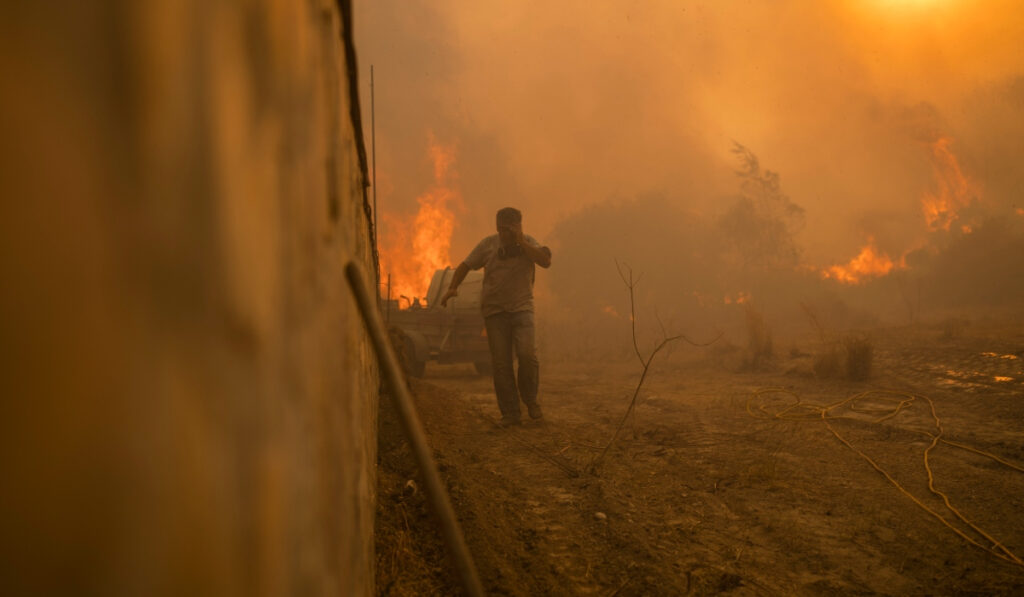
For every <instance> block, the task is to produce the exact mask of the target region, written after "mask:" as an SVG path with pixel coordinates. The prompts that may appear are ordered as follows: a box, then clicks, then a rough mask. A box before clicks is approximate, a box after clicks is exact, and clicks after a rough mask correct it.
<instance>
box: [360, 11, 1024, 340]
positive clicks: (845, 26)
mask: <svg viewBox="0 0 1024 597" xmlns="http://www.w3.org/2000/svg"><path fill="white" fill-rule="evenodd" d="M356 14H357V23H356V25H357V32H358V39H357V42H358V44H359V46H358V47H359V48H360V61H361V72H362V74H363V78H364V79H366V74H367V72H368V70H369V68H368V67H369V64H371V63H372V64H374V66H375V71H376V116H377V120H376V129H377V157H378V166H379V175H378V180H379V181H380V185H379V189H378V192H379V201H380V205H381V210H382V211H395V212H398V213H403V214H408V213H412V212H414V211H415V209H416V205H415V198H416V197H417V196H418V195H420V194H421V193H422V192H423V191H424V190H425V189H427V188H429V186H430V184H431V165H430V161H429V156H428V150H427V146H428V139H429V138H430V135H434V137H435V138H436V139H437V141H438V142H439V143H442V144H445V145H454V146H455V148H456V161H457V166H456V167H457V170H458V171H459V173H460V178H459V181H458V184H459V187H460V191H461V193H462V196H463V197H464V199H465V208H464V209H463V210H461V211H460V212H459V213H456V214H455V216H456V220H457V222H456V227H455V231H454V236H453V239H452V258H453V260H454V261H456V262H457V261H458V260H460V259H461V258H462V257H463V256H464V255H465V254H466V253H468V251H469V249H470V248H471V247H472V245H473V244H474V243H475V242H476V241H477V240H479V238H481V237H482V236H484V235H486V234H490V233H491V232H492V228H493V214H494V212H495V210H496V209H498V208H500V207H503V206H504V205H515V206H517V207H520V208H521V209H522V210H523V212H524V214H525V220H524V226H525V228H526V231H527V232H528V233H530V234H532V235H534V236H536V237H538V238H540V239H541V240H543V241H545V242H549V243H550V244H552V245H553V246H554V248H555V262H554V263H555V264H554V267H553V268H552V270H550V272H542V273H541V274H540V278H541V283H542V285H543V288H541V292H542V294H543V296H544V299H545V300H548V301H550V303H551V305H552V310H553V311H557V312H558V313H561V314H563V315H564V316H565V317H566V318H571V317H576V318H577V319H579V318H589V317H591V316H593V317H594V318H595V319H594V321H595V322H597V321H604V320H607V322H608V323H609V325H612V324H613V322H614V321H615V318H616V314H617V316H618V317H627V316H628V312H627V311H628V304H625V302H624V296H625V295H624V293H623V288H622V283H621V281H620V280H619V278H618V274H617V273H616V269H615V260H616V259H619V260H620V261H623V262H626V263H628V264H629V265H631V266H632V267H633V268H634V270H636V271H637V272H640V271H643V272H644V279H643V281H642V283H641V284H640V285H639V286H638V288H637V292H638V303H640V304H643V305H646V306H647V307H645V308H650V309H654V308H655V307H657V309H658V310H659V312H658V318H661V319H663V320H673V321H674V322H675V323H676V324H678V325H680V326H684V325H697V324H698V323H701V322H704V323H706V322H715V321H717V319H716V318H721V319H723V320H725V319H728V318H730V317H731V318H732V319H736V317H739V316H738V315H736V314H737V313H739V312H740V311H742V310H743V309H745V308H747V307H737V306H736V305H737V302H738V301H741V300H743V301H748V299H747V298H743V297H748V296H749V297H751V298H749V301H753V304H755V305H757V306H758V308H759V309H762V310H763V311H764V312H765V313H767V316H769V317H779V318H783V317H785V318H791V319H793V320H799V319H800V318H801V317H804V316H803V315H802V314H801V313H802V312H803V309H802V308H801V306H800V305H801V304H805V305H816V307H814V308H815V309H816V310H817V312H819V314H820V315H821V317H822V318H823V319H829V320H830V321H834V324H835V325H837V326H838V325H857V324H859V323H864V322H870V321H872V320H873V318H874V317H880V318H883V319H886V320H908V319H911V318H917V317H921V316H922V315H927V314H928V313H929V312H932V313H933V314H934V315H936V316H938V315H939V314H940V313H945V312H946V311H948V310H950V309H956V308H963V309H977V308H985V309H990V308H992V306H993V305H1004V306H1012V305H1017V304H1019V302H1020V297H1021V292H1020V291H1019V288H1020V286H1021V284H1020V278H1021V267H1022V266H1021V265H1020V262H1021V261H1022V260H1020V259H1019V258H1015V255H1017V254H1020V253H1019V251H1018V252H1016V253H1013V252H1012V251H1013V250H1015V249H1016V248H1019V246H1020V243H1021V236H1020V235H1021V230H1020V228H1021V223H1024V169H1021V168H1019V166H1018V164H1019V162H1020V159H1021V157H1022V156H1024V141H1022V139H1024V83H1022V81H1024V54H1022V53H1021V52H1019V39H1021V37H1022V35H1024V13H1022V12H1021V11H1019V10H1016V9H1015V4H1014V3H1013V2H1009V1H1006V0H985V1H982V2H973V3H967V2H958V1H954V0H948V1H945V2H935V3H894V2H884V1H882V0H878V1H873V0H864V1H862V2H861V1H858V2H853V1H845V0H834V1H826V2H813V3H810V2H802V1H797V0H782V1H773V2H739V1H735V2H730V1H725V2H715V3H707V2H700V3H698V2H679V1H676V0H671V1H669V0H665V1H662V2H559V3H548V2H540V1H539V0H525V1H520V2H507V3H491V2H487V3H464V2H456V1H454V0H443V1H436V2H435V1H431V2H406V1H398V0H375V1H374V2H368V3H363V4H357V13H356ZM368 91H369V90H368V85H364V92H365V93H364V98H363V99H364V102H365V103H364V105H365V106H368V105H369V97H368ZM733 140H735V141H736V142H739V143H740V144H742V146H743V147H745V148H749V150H740V151H739V153H736V152H735V150H736V149H737V146H736V145H735V142H734V141H733ZM744 152H745V153H744ZM752 158H756V159H759V160H760V161H759V163H756V164H755V163H752V162H751V161H750V160H751V159H752ZM950 163H955V168H954V169H955V170H956V171H957V172H958V173H959V174H960V175H962V177H963V179H964V181H966V182H964V183H963V184H962V185H960V186H957V184H954V183H953V182H951V181H950V178H951V177H952V176H953V175H952V174H950V173H949V171H950V166H949V164H950ZM755 165H756V168H755V169H754V170H751V167H752V166H755ZM943 165H945V166H943ZM941 167H945V168H946V171H941ZM769 170H770V171H771V172H769ZM737 171H738V172H740V173H741V175H740V176H737ZM744 171H747V172H748V176H747V179H744V177H743V176H742V173H743V172H744ZM752 171H756V173H757V174H756V175H754V176H753V177H751V176H750V173H751V172H752ZM954 182H956V181H954ZM755 183H756V185H760V189H761V190H762V191H763V193H762V195H760V196H759V195H758V194H757V193H756V192H754V190H755V189H754V187H753V186H752V184H755ZM958 184H959V183H958ZM961 187H962V188H963V189H967V190H965V191H964V192H963V193H962V194H961V195H960V196H957V197H954V199H955V201H952V202H951V204H952V203H955V204H956V205H955V210H954V211H955V213H945V212H944V213H942V214H940V216H939V217H937V218H936V219H935V221H936V222H938V224H935V223H932V224H929V222H928V221H927V220H926V214H925V208H924V206H923V200H924V199H925V198H926V197H928V196H934V197H939V198H940V199H941V198H942V194H943V193H947V194H949V193H955V192H959V191H957V189H960V188H961ZM765 193H766V194H765ZM961 204H962V205H961ZM950 209H953V208H950ZM1018 210H1021V211H1018ZM947 222H948V224H949V229H948V230H946V229H942V224H945V223H947ZM869 243H870V244H871V246H873V247H874V248H875V250H876V251H877V252H878V253H879V254H880V255H882V256H884V257H885V258H886V259H889V260H891V261H892V262H893V264H894V267H893V269H892V270H891V273H889V274H888V275H886V276H883V277H879V278H870V277H869V278H865V279H864V281H861V282H860V283H859V284H858V285H855V286H847V285H843V284H840V283H839V282H836V281H835V280H822V276H821V272H822V270H823V269H824V268H827V267H829V266H832V265H836V264H840V265H841V264H844V263H847V262H848V261H850V260H852V259H853V258H854V257H856V256H857V255H858V253H859V252H861V251H862V249H863V248H864V247H865V246H867V245H868V244H869ZM1008 251H1009V252H1008ZM983 264H984V265H985V267H981V265H983ZM1000 280H1001V281H1000ZM741 293H743V294H742V295H741ZM742 304H747V303H746V302H744V303H742ZM702 309H703V310H704V311H702ZM710 312H714V313H715V315H714V316H709V315H707V313H710ZM783 314H785V315H783ZM651 315H653V313H652V314H651ZM598 317H604V318H605V319H604V320H601V319H597V318H598ZM595 325H596V323H595ZM617 325H619V326H620V327H621V322H619V323H618V324H617ZM706 327H707V326H706Z"/></svg>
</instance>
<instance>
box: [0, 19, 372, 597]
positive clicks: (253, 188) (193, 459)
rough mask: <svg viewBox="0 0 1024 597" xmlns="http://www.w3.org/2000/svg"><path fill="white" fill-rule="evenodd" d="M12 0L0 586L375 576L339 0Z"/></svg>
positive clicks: (356, 167)
mask: <svg viewBox="0 0 1024 597" xmlns="http://www.w3.org/2000/svg"><path fill="white" fill-rule="evenodd" d="M12 5H13V6H12ZM0 13H2V14H0V72H2V73H3V77H2V79H0V130H2V131H3V135H2V140H0V190H2V212H0V268H2V269H0V273H2V282H0V340H2V344H0V404H2V409H3V412H2V413H0V465H2V479H3V481H2V483H3V489H2V491H0V524H2V531H0V533H2V538H0V540H2V544H0V562H2V563H0V579H2V580H0V593H4V594H19V593H31V594H47V593H49V594H53V593H63V594H76V595H89V594H103V595H129V594H130V595H278V594H334V595H359V594H366V593H368V592H371V591H372V582H373V574H372V566H373V564H372V562H373V555H372V530H373V499H374V496H373V491H374V474H373V467H374V461H375V437H374V433H375V429H376V426H375V423H374V421H375V417H376V412H375V404H376V387H377V382H376V379H377V378H376V369H375V367H376V365H375V361H374V359H373V356H372V353H371V352H370V349H369V347H368V344H367V342H366V340H365V334H364V331H363V327H362V325H361V323H360V320H359V319H358V313H357V311H356V309H355V304H354V302H353V301H352V299H351V296H350V293H349V292H348V290H347V287H346V285H345V281H344V277H343V275H342V266H343V265H344V263H345V261H346V260H348V259H352V258H355V259H357V260H359V261H361V262H362V263H363V264H364V265H365V267H366V268H367V271H369V272H372V265H371V264H372V256H371V245H372V243H371V240H370V237H369V226H368V222H367V215H366V212H365V211H364V194H363V184H364V170H363V162H362V161H361V157H360V141H359V138H358V132H357V130H358V129H357V127H358V124H357V123H355V122H354V118H353V110H352V104H351V101H350V97H354V96H350V84H351V81H352V79H351V78H350V77H351V76H353V73H351V72H350V70H349V67H348V64H349V63H348V60H349V59H350V58H351V54H350V53H349V52H347V50H346V42H345V40H346V37H345V31H346V26H345V23H346V21H350V19H347V17H350V16H351V15H350V7H349V6H348V3H347V2H344V1H342V2H338V1H336V0H294V1H285V0H251V1H248V2H228V1H220V0H148V1H146V2H139V1H137V0H106V1H100V2H50V1H46V0H43V1H39V2H23V3H6V4H5V6H4V8H2V9H0ZM347 39H351V37H348V38H347ZM353 64H354V62H353Z"/></svg>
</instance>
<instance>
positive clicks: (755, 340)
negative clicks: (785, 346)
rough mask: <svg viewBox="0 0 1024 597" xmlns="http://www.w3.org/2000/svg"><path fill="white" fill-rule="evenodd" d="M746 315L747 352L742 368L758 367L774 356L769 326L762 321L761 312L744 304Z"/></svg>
mask: <svg viewBox="0 0 1024 597" xmlns="http://www.w3.org/2000/svg"><path fill="white" fill-rule="evenodd" d="M746 316H747V354H746V358H745V359H744V363H743V368H744V369H760V368H761V367H763V366H764V365H766V364H767V363H769V362H771V360H772V357H774V356H775V348H774V345H773V343H772V331H771V328H769V327H768V325H767V324H766V323H765V322H764V316H763V315H761V312H760V311H758V310H757V309H755V308H754V307H752V306H751V305H749V304H748V305H746Z"/></svg>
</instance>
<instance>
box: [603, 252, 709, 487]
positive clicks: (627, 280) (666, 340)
mask: <svg viewBox="0 0 1024 597" xmlns="http://www.w3.org/2000/svg"><path fill="white" fill-rule="evenodd" d="M615 268H616V269H617V270H618V272H619V277H620V278H622V283H623V284H625V285H626V288H628V289H629V323H630V326H631V328H632V333H633V352H634V353H635V354H636V358H637V360H639V361H640V365H641V366H642V367H643V370H642V371H641V373H640V381H639V382H637V384H636V388H635V389H634V390H633V397H632V399H630V401H629V408H627V409H626V413H625V414H624V415H623V416H622V420H621V421H619V424H618V426H617V427H616V428H615V432H614V433H613V434H612V437H611V439H610V440H608V444H607V445H605V447H604V448H603V449H602V450H601V453H600V454H598V455H597V456H595V457H594V459H593V460H592V461H591V462H590V465H589V466H588V467H587V471H588V472H590V473H593V472H594V471H595V470H597V466H598V465H599V464H600V463H601V460H603V459H604V456H605V454H607V453H608V450H609V449H611V447H612V445H614V444H615V440H617V439H618V437H619V433H620V432H621V431H622V427H623V426H624V425H625V424H626V421H628V420H629V416H630V415H631V414H633V412H634V410H635V409H636V403H637V399H638V398H639V397H640V388H642V387H643V385H644V380H645V379H647V372H648V371H649V370H650V367H651V362H652V361H653V360H654V357H655V356H656V355H657V354H658V353H659V352H661V350H662V349H663V348H665V347H666V346H667V345H669V344H670V343H671V342H673V341H675V340H684V341H686V342H688V343H690V344H692V345H694V346H710V345H711V344H714V343H715V342H717V341H718V339H719V338H721V337H722V334H723V332H719V334H718V336H716V337H715V339H714V340H712V341H710V342H707V343H698V342H694V341H693V340H690V339H689V338H687V337H686V336H685V335H683V334H676V335H675V336H669V335H668V333H667V332H666V331H665V326H664V325H661V320H660V319H659V320H658V323H659V325H661V333H662V337H661V341H660V342H658V344H657V345H656V346H655V347H654V349H653V350H652V351H651V353H650V354H649V355H648V356H647V357H646V358H645V357H644V355H643V353H642V352H641V351H640V344H639V342H638V341H637V338H636V297H635V292H634V291H635V289H636V285H637V283H639V282H640V277H642V274H641V276H640V277H638V278H635V279H634V278H633V268H631V267H629V265H627V264H620V263H619V262H618V260H616V261H615ZM623 268H625V270H626V271H625V273H623Z"/></svg>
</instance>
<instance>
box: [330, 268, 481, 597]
mask: <svg viewBox="0 0 1024 597" xmlns="http://www.w3.org/2000/svg"><path fill="white" fill-rule="evenodd" d="M345 277H346V278H348V283H349V286H350V287H351V288H352V294H354V295H355V298H356V303H357V304H358V305H359V311H360V312H361V313H362V315H363V321H364V322H365V323H366V329H367V331H368V332H369V334H370V341H371V342H372V343H373V348H374V350H375V351H376V353H377V360H378V361H379V362H380V365H381V368H382V373H383V374H384V378H385V379H386V380H387V383H388V389H389V390H390V394H391V397H392V399H393V400H394V404H395V409H396V410H397V411H398V419H399V421H400V422H401V424H402V428H403V430H404V431H405V435H406V437H407V438H408V439H409V445H410V447H411V448H412V453H413V456H414V457H415V458H416V464H417V465H418V466H419V469H420V473H421V474H422V475H423V484H424V489H425V491H426V496H427V500H428V501H429V502H430V506H431V507H432V508H433V510H434V513H435V514H436V515H437V517H438V518H439V519H440V523H441V533H442V535H443V536H444V541H445V543H446V544H447V546H448V551H449V552H450V553H451V555H452V559H453V560H454V562H455V568H456V569H457V570H458V573H459V578H460V579H461V580H462V587H463V589H465V591H466V594H467V595H470V596H472V597H477V596H482V595H483V594H484V591H483V587H482V586H481V585H480V577H479V576H478V575H477V572H476V566H475V565H474V564H473V558H472V556H470V554H469V550H468V549H467V548H466V541H465V539H464V538H463V536H462V529H461V528H460V527H459V521H458V520H457V519H456V518H455V511H454V510H453V509H452V504H451V501H450V500H449V499H448V492H447V491H445V488H444V485H443V484H442V483H441V476H440V475H439V474H438V472H437V464H436V463H435V462H434V457H433V455H432V454H431V451H430V446H428V445H427V438H426V435H425V434H424V433H423V427H422V425H420V419H419V416H418V415H417V414H416V406H415V405H414V404H413V402H412V396H410V395H409V388H408V387H407V386H406V385H405V376H404V375H402V369H401V368H400V367H399V365H398V358H397V357H396V356H395V353H394V350H393V349H392V348H391V344H390V343H389V342H388V338H387V334H385V332H384V323H383V322H382V321H381V319H380V311H379V310H378V308H377V301H376V300H375V299H374V297H373V296H372V295H371V294H370V290H369V287H368V286H367V285H366V281H365V280H366V279H365V277H364V276H363V272H362V269H361V268H360V267H359V265H358V264H356V262H354V261H349V262H348V264H346V265H345Z"/></svg>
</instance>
